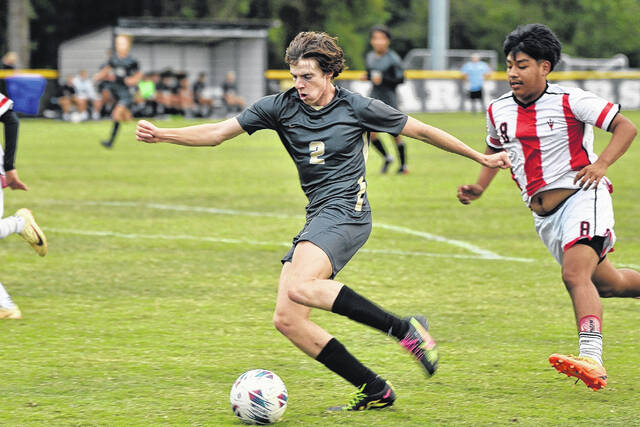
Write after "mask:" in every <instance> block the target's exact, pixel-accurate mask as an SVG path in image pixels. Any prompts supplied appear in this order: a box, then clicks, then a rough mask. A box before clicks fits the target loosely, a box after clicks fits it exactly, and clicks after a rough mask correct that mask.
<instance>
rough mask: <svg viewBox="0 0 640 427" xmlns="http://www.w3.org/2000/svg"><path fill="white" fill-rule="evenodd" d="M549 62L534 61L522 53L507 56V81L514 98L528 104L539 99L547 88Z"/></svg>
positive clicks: (549, 69)
mask: <svg viewBox="0 0 640 427" xmlns="http://www.w3.org/2000/svg"><path fill="white" fill-rule="evenodd" d="M550 71H551V64H550V63H549V61H545V60H541V61H536V60H535V59H533V58H532V57H530V56H529V55H527V54H526V53H524V52H517V53H516V54H515V55H514V54H512V53H510V54H509V56H507V80H508V81H509V85H510V86H511V90H512V91H513V94H514V95H515V97H516V98H517V99H518V100H519V101H520V102H522V103H525V104H528V103H529V102H532V101H535V100H536V99H538V97H540V95H541V94H542V93H543V92H544V90H545V88H546V87H547V74H549V72H550Z"/></svg>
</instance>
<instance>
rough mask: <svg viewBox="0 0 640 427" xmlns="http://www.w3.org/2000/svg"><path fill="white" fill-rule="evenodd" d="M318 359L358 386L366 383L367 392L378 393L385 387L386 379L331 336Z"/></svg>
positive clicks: (365, 389) (365, 390)
mask: <svg viewBox="0 0 640 427" xmlns="http://www.w3.org/2000/svg"><path fill="white" fill-rule="evenodd" d="M316 360H317V361H318V362H320V363H322V364H323V365H324V366H326V367H327V368H329V369H330V370H332V371H333V372H335V373H336V374H338V375H340V376H341V377H342V378H344V379H345V380H347V381H349V382H350V383H351V384H353V385H354V386H356V387H357V388H360V387H362V385H363V384H366V385H365V387H364V392H365V393H366V394H373V393H378V392H379V391H381V390H382V389H383V388H384V384H385V381H384V380H383V379H382V378H380V377H378V376H377V375H376V374H375V372H373V371H372V370H371V369H369V368H367V367H366V366H364V365H363V364H362V363H361V362H360V361H359V360H358V359H356V358H355V357H353V355H352V354H351V353H349V352H348V351H347V349H346V348H345V346H343V345H342V344H341V343H340V341H338V340H337V339H335V338H331V340H330V341H329V342H328V343H327V345H325V346H324V348H323V349H322V350H321V351H320V354H318V356H317V357H316Z"/></svg>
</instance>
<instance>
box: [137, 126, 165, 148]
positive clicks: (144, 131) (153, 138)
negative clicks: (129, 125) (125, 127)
mask: <svg viewBox="0 0 640 427" xmlns="http://www.w3.org/2000/svg"><path fill="white" fill-rule="evenodd" d="M157 134H158V127H157V126H156V125H154V124H153V123H151V122H148V121H147V120H140V121H138V124H137V126H136V139H137V140H138V141H142V142H148V143H152V144H153V143H156V142H160V138H158V136H157Z"/></svg>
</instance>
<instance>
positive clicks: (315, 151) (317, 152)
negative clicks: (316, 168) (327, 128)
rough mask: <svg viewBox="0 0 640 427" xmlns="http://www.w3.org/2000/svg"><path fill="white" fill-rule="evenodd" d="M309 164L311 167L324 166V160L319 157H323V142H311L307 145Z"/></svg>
mask: <svg viewBox="0 0 640 427" xmlns="http://www.w3.org/2000/svg"><path fill="white" fill-rule="evenodd" d="M309 154H310V156H311V157H310V158H309V163H311V164H312V165H324V159H321V158H320V156H322V155H324V142H322V141H313V142H310V143H309Z"/></svg>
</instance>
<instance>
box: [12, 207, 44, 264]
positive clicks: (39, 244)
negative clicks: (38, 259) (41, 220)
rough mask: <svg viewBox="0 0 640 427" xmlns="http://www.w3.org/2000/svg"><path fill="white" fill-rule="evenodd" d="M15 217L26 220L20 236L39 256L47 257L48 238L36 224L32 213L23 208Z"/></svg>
mask: <svg viewBox="0 0 640 427" xmlns="http://www.w3.org/2000/svg"><path fill="white" fill-rule="evenodd" d="M15 215H16V216H19V217H21V218H22V219H24V228H23V229H22V231H21V232H20V236H22V238H23V239H24V240H26V241H27V243H29V244H30V245H31V247H32V248H33V249H34V250H35V251H36V252H37V253H38V255H40V256H45V255H46V254H47V237H46V236H45V235H44V233H43V232H42V230H41V229H40V227H38V224H36V220H35V219H34V218H33V214H32V213H31V211H30V210H29V209H26V208H22V209H19V210H18V212H16V213H15Z"/></svg>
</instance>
